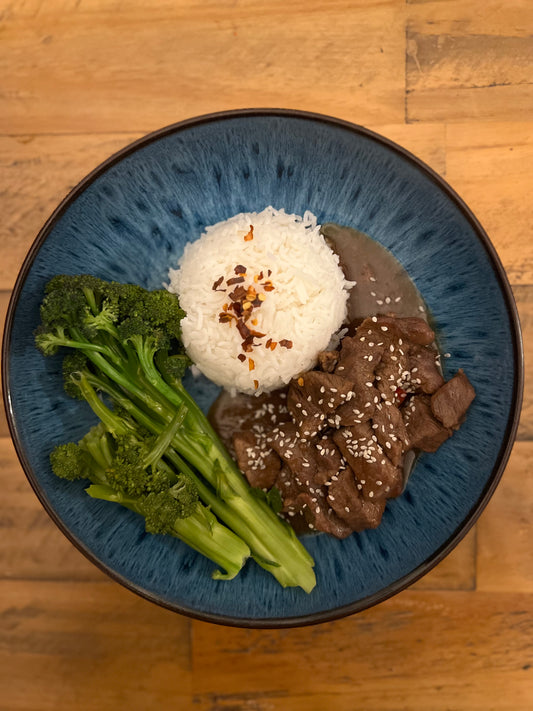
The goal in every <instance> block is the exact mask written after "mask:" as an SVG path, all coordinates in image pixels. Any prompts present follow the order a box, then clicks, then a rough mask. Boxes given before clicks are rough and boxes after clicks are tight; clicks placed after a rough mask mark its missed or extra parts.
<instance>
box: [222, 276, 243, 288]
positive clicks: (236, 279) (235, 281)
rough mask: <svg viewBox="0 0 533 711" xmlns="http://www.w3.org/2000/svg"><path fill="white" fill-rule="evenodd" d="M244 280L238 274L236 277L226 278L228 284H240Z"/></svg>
mask: <svg viewBox="0 0 533 711" xmlns="http://www.w3.org/2000/svg"><path fill="white" fill-rule="evenodd" d="M243 281H244V277H243V276H238V277H231V279H228V280H227V282H226V284H227V285H228V286H231V285H232V284H242V283H243Z"/></svg>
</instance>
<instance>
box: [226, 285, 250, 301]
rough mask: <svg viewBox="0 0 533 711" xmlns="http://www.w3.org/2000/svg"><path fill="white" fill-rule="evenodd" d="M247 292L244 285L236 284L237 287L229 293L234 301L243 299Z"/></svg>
mask: <svg viewBox="0 0 533 711" xmlns="http://www.w3.org/2000/svg"><path fill="white" fill-rule="evenodd" d="M246 293H247V292H246V289H245V288H244V286H241V285H240V284H239V286H236V287H235V289H233V291H231V292H230V293H229V294H228V296H229V298H230V299H231V300H232V301H242V300H243V299H244V297H245V296H246Z"/></svg>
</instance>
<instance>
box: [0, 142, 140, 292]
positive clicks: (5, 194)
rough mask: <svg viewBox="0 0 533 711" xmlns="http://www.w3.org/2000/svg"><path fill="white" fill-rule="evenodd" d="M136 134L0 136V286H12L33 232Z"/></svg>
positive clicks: (37, 230)
mask: <svg viewBox="0 0 533 711" xmlns="http://www.w3.org/2000/svg"><path fill="white" fill-rule="evenodd" d="M138 137H139V134H121V135H117V134H104V135H99V134H97V135H92V136H88V135H82V136H58V137H57V136H35V135H33V134H30V135H17V136H0V174H1V175H2V179H1V188H0V196H1V198H2V206H3V213H2V221H1V224H0V245H1V249H2V259H1V260H0V289H11V288H12V287H13V284H14V283H15V279H16V276H17V274H18V271H19V269H20V267H21V265H22V262H23V260H24V257H25V256H26V253H27V251H28V249H29V248H30V246H31V245H32V243H33V241H34V239H35V238H36V237H37V233H38V232H39V230H40V229H41V227H42V226H43V225H44V223H45V222H46V220H47V219H48V217H49V216H50V215H51V213H52V212H53V210H54V209H55V208H56V207H57V205H58V204H59V203H60V202H61V200H62V199H63V198H64V197H65V196H66V194H67V193H68V192H69V191H70V190H71V189H72V188H73V187H74V186H75V185H76V184H77V183H78V182H79V181H80V180H81V179H82V178H83V177H85V175H87V173H89V172H90V171H91V170H93V169H94V168H96V166H97V165H99V164H100V163H101V162H102V161H104V160H105V159H106V158H108V157H109V156H110V155H112V154H113V153H115V152H116V151H117V150H119V148H122V147H123V146H125V145H127V144H128V143H131V142H132V141H134V140H135V139H136V138H138Z"/></svg>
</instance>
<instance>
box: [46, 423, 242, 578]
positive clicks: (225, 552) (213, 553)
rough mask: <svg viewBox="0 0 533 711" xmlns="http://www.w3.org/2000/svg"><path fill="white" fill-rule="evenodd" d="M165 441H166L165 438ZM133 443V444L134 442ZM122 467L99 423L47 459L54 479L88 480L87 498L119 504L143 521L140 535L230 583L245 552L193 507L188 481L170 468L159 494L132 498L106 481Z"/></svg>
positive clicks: (199, 508) (201, 510)
mask: <svg viewBox="0 0 533 711" xmlns="http://www.w3.org/2000/svg"><path fill="white" fill-rule="evenodd" d="M165 436H168V435H167V434H166V433H165ZM138 441H139V440H138ZM117 457H118V459H119V462H118V463H119V465H120V464H121V463H122V461H123V460H122V459H121V455H120V453H119V450H118V448H117V447H116V446H115V447H114V446H113V444H112V438H111V442H110V438H109V435H108V432H107V431H106V429H105V427H104V426H103V423H100V424H99V425H97V426H96V427H93V428H92V429H91V430H90V431H89V432H88V433H87V434H86V435H85V437H83V439H82V440H80V442H79V443H78V444H75V443H73V442H69V443H68V444H62V445H59V446H57V447H56V448H55V449H54V450H53V451H52V452H51V454H50V463H51V465H52V470H53V471H54V473H55V474H56V475H57V476H59V477H62V478H64V479H69V480H71V481H72V480H75V479H89V481H91V482H92V484H91V485H90V486H89V487H88V489H86V491H87V493H88V494H89V495H90V496H91V497H93V498H98V499H104V500H106V501H110V502H114V503H117V504H121V505H122V506H125V507H126V508H128V509H130V510H132V511H135V512H136V513H138V514H140V515H141V516H143V518H144V519H145V526H146V530H147V531H148V532H149V533H154V534H156V533H157V534H168V535H172V536H174V537H176V538H179V539H180V540H182V541H183V542H184V543H186V544H187V545H188V546H190V547H192V548H194V550H196V551H198V552H199V553H201V554H202V555H204V556H206V557H207V558H209V559H210V560H211V561H213V562H214V563H215V564H216V565H217V566H219V567H220V568H221V570H219V569H217V570H215V571H214V572H213V575H212V577H213V578H214V579H216V580H229V579H231V578H234V577H235V576H236V575H237V573H238V572H239V571H240V570H241V568H242V566H243V565H244V563H245V562H246V560H247V559H248V557H249V555H250V550H249V548H248V546H247V545H246V544H245V543H244V542H243V541H242V540H241V539H240V538H239V537H238V536H236V535H235V534H234V533H233V532H232V531H230V530H229V529H228V528H226V526H224V525H222V524H221V523H219V522H218V521H217V520H216V518H215V517H214V516H213V514H212V513H211V512H210V511H209V509H207V508H206V507H205V506H203V505H202V504H201V503H200V501H198V495H197V491H196V487H195V485H194V482H193V481H192V479H190V478H188V477H187V476H183V475H182V474H177V475H176V473H175V472H174V471H173V470H172V469H170V468H167V466H166V465H165V468H166V469H168V471H170V472H171V474H172V481H171V482H168V485H167V487H165V488H163V489H162V490H158V491H153V490H150V484H148V485H147V486H146V492H147V493H138V495H136V496H135V495H132V494H131V493H128V491H127V487H125V488H122V487H119V486H117V481H116V479H114V478H113V477H112V476H110V473H111V469H112V467H113V465H114V462H115V460H116V459H117Z"/></svg>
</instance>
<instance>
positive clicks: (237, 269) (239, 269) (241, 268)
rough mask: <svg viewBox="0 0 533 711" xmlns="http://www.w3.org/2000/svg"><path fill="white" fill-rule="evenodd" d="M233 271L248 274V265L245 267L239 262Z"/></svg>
mask: <svg viewBox="0 0 533 711" xmlns="http://www.w3.org/2000/svg"><path fill="white" fill-rule="evenodd" d="M233 271H234V272H235V274H246V267H244V266H243V265H242V264H237V266H236V267H235V269H234V270H233Z"/></svg>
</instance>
